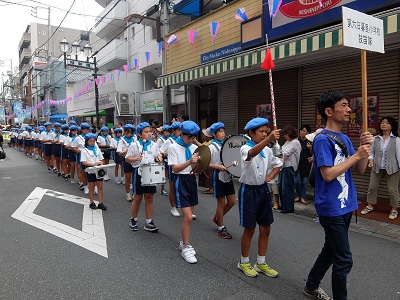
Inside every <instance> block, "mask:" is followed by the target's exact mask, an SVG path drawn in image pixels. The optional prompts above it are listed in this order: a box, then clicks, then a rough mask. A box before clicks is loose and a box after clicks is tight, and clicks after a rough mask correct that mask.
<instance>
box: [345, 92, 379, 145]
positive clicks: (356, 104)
mask: <svg viewBox="0 0 400 300" xmlns="http://www.w3.org/2000/svg"><path fill="white" fill-rule="evenodd" d="M367 103H368V131H369V132H371V133H372V134H373V135H375V134H377V133H378V131H379V128H378V126H379V120H378V108H379V102H378V95H369V96H368V97H367ZM349 105H350V108H351V115H350V122H349V125H348V132H347V135H348V136H349V137H351V138H358V137H360V135H361V133H362V97H361V96H350V97H349Z"/></svg>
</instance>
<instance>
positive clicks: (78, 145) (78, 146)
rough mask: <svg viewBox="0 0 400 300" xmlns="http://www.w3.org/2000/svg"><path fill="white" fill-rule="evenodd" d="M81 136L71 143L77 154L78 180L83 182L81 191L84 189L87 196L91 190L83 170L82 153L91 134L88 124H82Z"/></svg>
mask: <svg viewBox="0 0 400 300" xmlns="http://www.w3.org/2000/svg"><path fill="white" fill-rule="evenodd" d="M80 127H81V134H79V135H78V136H77V137H76V138H75V139H74V141H72V142H71V148H72V150H73V151H74V152H75V153H76V164H77V165H78V178H79V181H80V182H81V186H80V187H79V189H83V192H84V193H85V195H87V194H89V188H88V186H87V180H86V174H85V170H83V169H82V168H81V153H82V150H83V149H84V148H85V136H86V134H89V132H90V125H89V124H88V123H82V124H81V126H80Z"/></svg>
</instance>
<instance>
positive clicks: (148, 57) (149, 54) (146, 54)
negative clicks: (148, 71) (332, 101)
mask: <svg viewBox="0 0 400 300" xmlns="http://www.w3.org/2000/svg"><path fill="white" fill-rule="evenodd" d="M144 55H145V56H146V62H147V65H149V61H150V57H151V52H145V53H144Z"/></svg>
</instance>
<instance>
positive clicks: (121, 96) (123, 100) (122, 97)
mask: <svg viewBox="0 0 400 300" xmlns="http://www.w3.org/2000/svg"><path fill="white" fill-rule="evenodd" d="M118 106H119V111H120V114H121V115H129V114H130V113H131V110H130V104H129V94H128V93H118Z"/></svg>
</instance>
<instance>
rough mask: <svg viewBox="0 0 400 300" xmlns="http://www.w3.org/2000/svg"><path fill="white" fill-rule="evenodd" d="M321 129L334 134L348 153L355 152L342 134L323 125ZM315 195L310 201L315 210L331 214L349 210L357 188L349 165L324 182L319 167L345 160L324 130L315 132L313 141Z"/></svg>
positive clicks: (355, 199) (334, 164)
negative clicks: (324, 127) (341, 172)
mask: <svg viewBox="0 0 400 300" xmlns="http://www.w3.org/2000/svg"><path fill="white" fill-rule="evenodd" d="M323 131H324V132H328V133H330V134H333V135H336V136H337V137H338V138H340V139H341V140H342V141H343V143H344V144H345V145H346V147H347V151H348V154H349V156H351V155H353V154H354V153H355V151H354V148H353V145H352V143H351V141H350V139H349V138H348V137H347V136H346V135H344V134H342V133H336V132H332V131H329V130H326V129H324V130H323ZM312 152H313V156H314V174H315V195H314V202H315V208H316V210H317V214H318V215H320V216H326V217H334V216H341V215H344V214H346V213H349V212H352V211H354V210H356V209H357V208H358V203H357V192H356V188H355V186H354V182H353V178H352V175H351V169H348V170H347V171H346V172H345V173H343V174H342V175H340V176H338V177H337V178H335V179H333V180H332V181H331V182H326V181H325V180H324V179H323V178H322V175H321V173H320V171H319V168H320V167H323V166H325V167H333V166H336V165H338V164H340V163H342V162H344V161H345V160H346V157H345V155H344V153H343V152H342V149H341V148H340V146H339V145H338V144H336V142H335V141H334V140H332V139H331V138H329V137H327V136H326V135H324V134H318V135H317V136H316V137H315V139H314V143H313V147H312Z"/></svg>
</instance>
